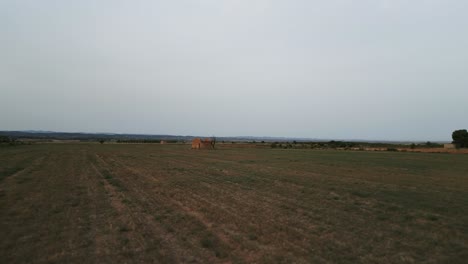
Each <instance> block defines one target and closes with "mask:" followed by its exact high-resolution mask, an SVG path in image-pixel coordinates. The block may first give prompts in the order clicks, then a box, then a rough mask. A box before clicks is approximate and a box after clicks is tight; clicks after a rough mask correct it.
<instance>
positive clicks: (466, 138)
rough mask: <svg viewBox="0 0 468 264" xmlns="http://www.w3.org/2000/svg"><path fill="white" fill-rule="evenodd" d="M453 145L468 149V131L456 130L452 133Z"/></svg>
mask: <svg viewBox="0 0 468 264" xmlns="http://www.w3.org/2000/svg"><path fill="white" fill-rule="evenodd" d="M452 139H453V141H452V143H453V144H456V145H457V147H460V148H468V131H466V129H459V130H455V131H453V133H452Z"/></svg>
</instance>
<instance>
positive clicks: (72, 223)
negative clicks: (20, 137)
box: [0, 144, 468, 263]
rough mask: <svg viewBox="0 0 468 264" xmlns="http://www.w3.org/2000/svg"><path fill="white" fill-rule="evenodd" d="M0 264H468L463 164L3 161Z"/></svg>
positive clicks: (161, 151) (268, 159)
mask: <svg viewBox="0 0 468 264" xmlns="http://www.w3.org/2000/svg"><path fill="white" fill-rule="evenodd" d="M0 161H1V162H0V211H1V214H0V235H1V237H2V240H1V241H0V258H1V260H2V262H3V263H90V262H91V263H134V262H139V263H144V262H156V263H187V262H193V263H416V262H418V263H419V262H427V263H466V262H465V261H466V259H468V155H450V154H436V153H432V154H431V153H409V152H407V153H403V152H351V151H324V150H321V151H319V150H285V149H254V148H220V149H218V150H214V151H200V150H190V146H188V145H171V144H163V145H159V144H158V145H155V144H151V145H145V144H121V145H118V144H104V145H99V144H37V145H32V146H18V147H2V148H0Z"/></svg>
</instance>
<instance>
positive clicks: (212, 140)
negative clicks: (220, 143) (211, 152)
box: [211, 136, 216, 148]
mask: <svg viewBox="0 0 468 264" xmlns="http://www.w3.org/2000/svg"><path fill="white" fill-rule="evenodd" d="M215 145H216V137H215V136H212V137H211V146H212V147H213V148H215Z"/></svg>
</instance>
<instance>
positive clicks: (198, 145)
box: [192, 138, 214, 149]
mask: <svg viewBox="0 0 468 264" xmlns="http://www.w3.org/2000/svg"><path fill="white" fill-rule="evenodd" d="M192 149H214V141H213V140H211V139H203V140H202V139H200V138H194V139H193V140H192Z"/></svg>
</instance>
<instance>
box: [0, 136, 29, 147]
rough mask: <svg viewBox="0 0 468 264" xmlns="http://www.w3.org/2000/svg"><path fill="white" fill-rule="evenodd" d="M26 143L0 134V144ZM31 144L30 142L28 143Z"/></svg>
mask: <svg viewBox="0 0 468 264" xmlns="http://www.w3.org/2000/svg"><path fill="white" fill-rule="evenodd" d="M24 144H26V143H25V142H23V141H19V140H17V139H16V138H13V137H8V136H0V145H3V146H5V145H7V146H16V145H24ZM28 144H31V143H28Z"/></svg>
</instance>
